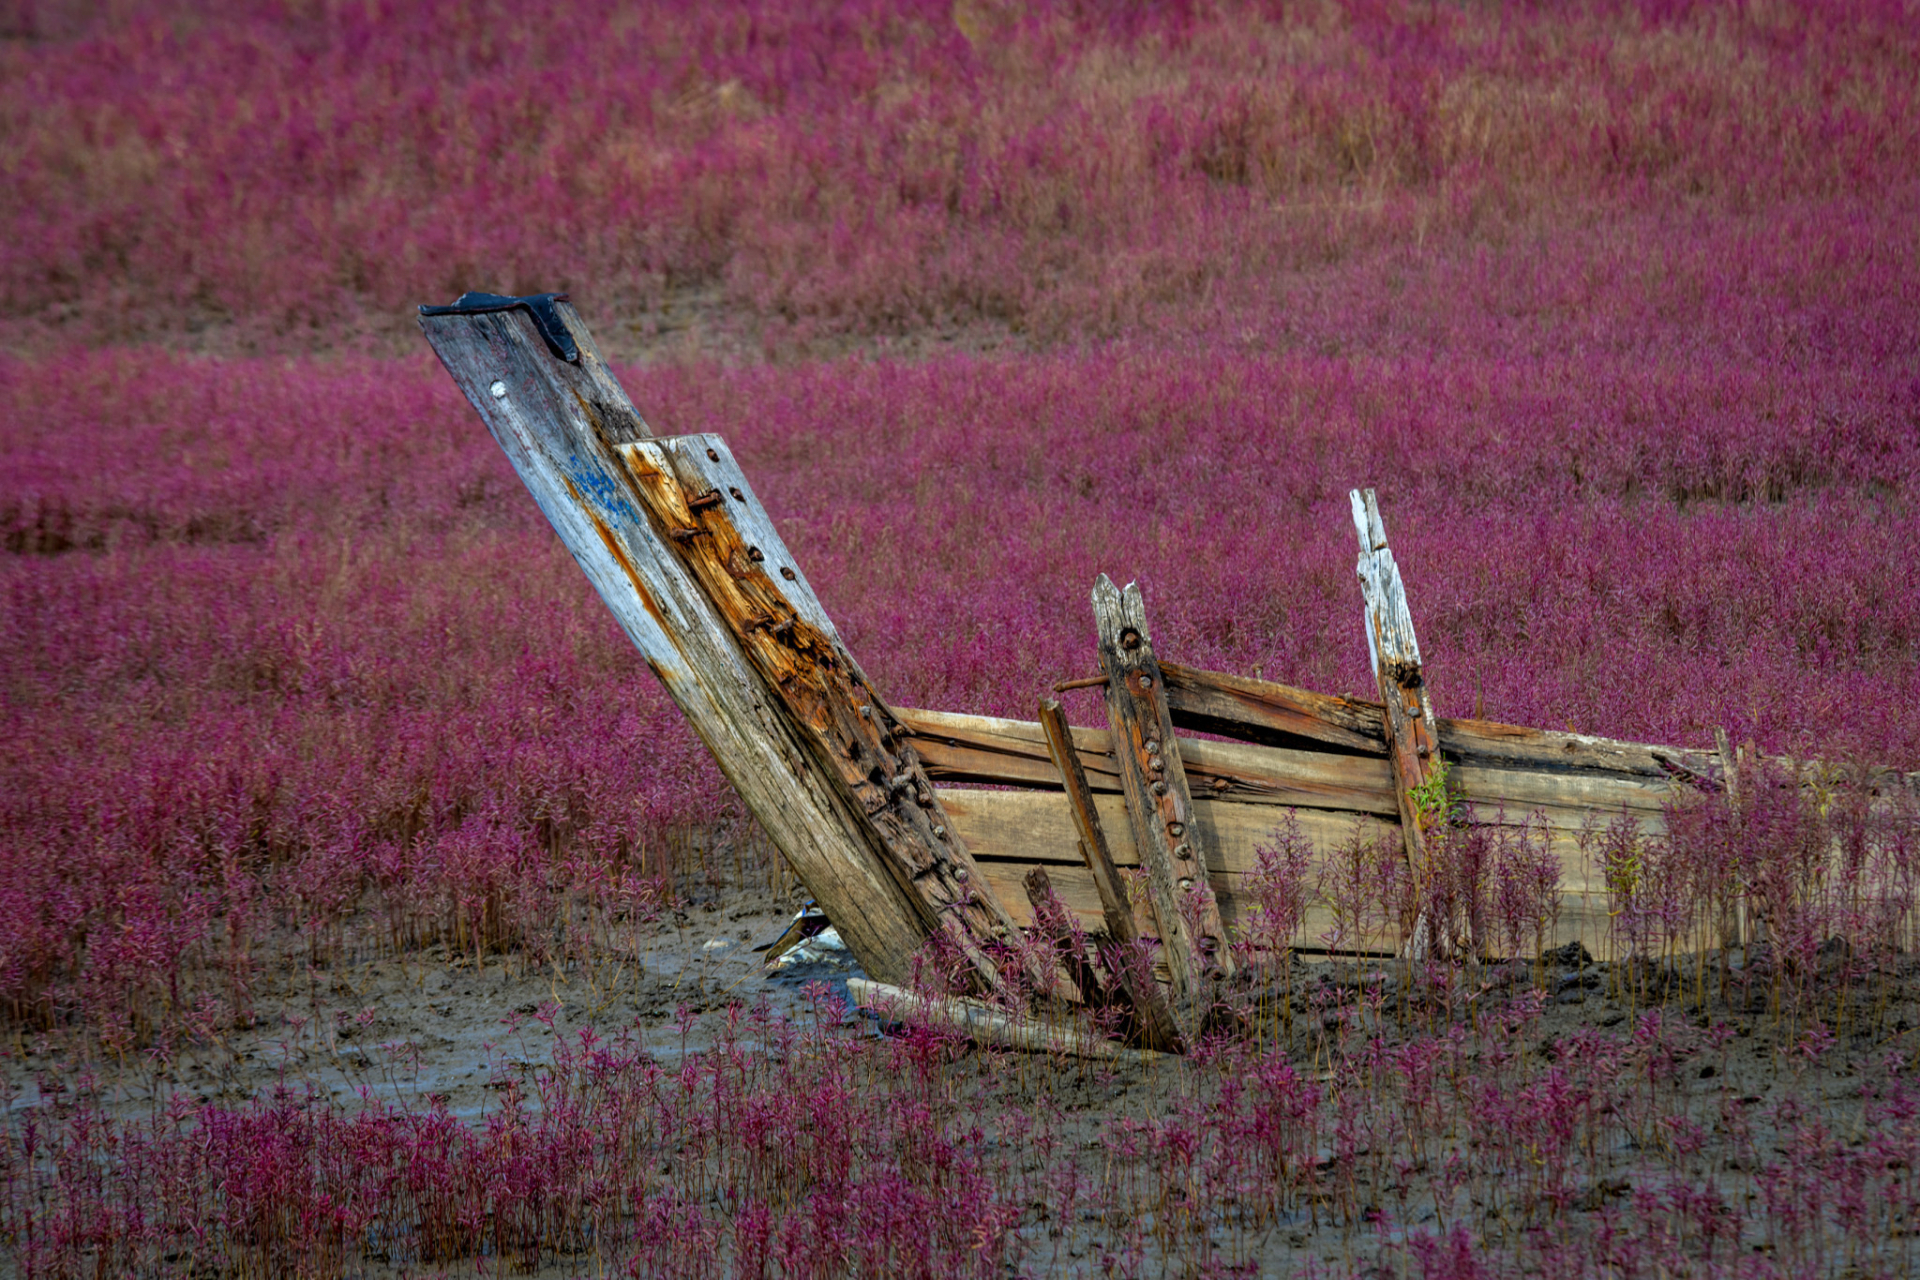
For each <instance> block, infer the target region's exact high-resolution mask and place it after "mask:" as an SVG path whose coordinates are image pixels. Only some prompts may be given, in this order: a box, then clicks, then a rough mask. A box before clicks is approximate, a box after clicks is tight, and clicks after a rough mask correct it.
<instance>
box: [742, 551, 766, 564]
mask: <svg viewBox="0 0 1920 1280" xmlns="http://www.w3.org/2000/svg"><path fill="white" fill-rule="evenodd" d="M766 558H767V557H766V556H765V555H763V554H762V553H761V551H760V548H758V547H748V548H747V559H749V560H751V561H753V562H754V563H755V564H759V563H760V562H761V561H762V560H765V559H766Z"/></svg>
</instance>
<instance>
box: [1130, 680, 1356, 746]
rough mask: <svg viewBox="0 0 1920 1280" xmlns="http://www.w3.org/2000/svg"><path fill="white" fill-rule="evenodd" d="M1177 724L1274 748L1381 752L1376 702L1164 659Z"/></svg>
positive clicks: (1168, 699)
mask: <svg viewBox="0 0 1920 1280" xmlns="http://www.w3.org/2000/svg"><path fill="white" fill-rule="evenodd" d="M1160 670H1161V673H1162V674H1163V675H1165V676H1166V680H1167V706H1168V708H1169V709H1170V710H1171V712H1172V714H1173V723H1174V725H1175V727H1177V728H1183V729H1194V730H1197V731H1198V732H1201V733H1217V734H1221V735H1223V736H1225V737H1231V738H1242V739H1245V740H1246V741H1249V742H1259V743H1264V744H1266V745H1268V746H1277V747H1306V748H1308V749H1310V750H1319V751H1327V750H1334V751H1350V752H1358V753H1360V754H1363V755H1385V754H1386V751H1387V742H1386V736H1385V733H1384V731H1383V730H1382V729H1381V727H1380V706H1379V704H1378V703H1372V702H1361V701H1358V700H1356V699H1352V698H1336V697H1333V696H1331V695H1330V694H1324V693H1312V692H1310V691H1308V690H1306V689H1295V688H1293V687H1291V686H1289V685H1283V684H1274V683H1273V682H1271V681H1268V680H1253V679H1249V678H1247V677H1245V676H1233V675H1227V674H1225V673H1223V672H1219V671H1200V670H1197V669H1196V668H1193V667H1183V666H1181V665H1179V664H1178V663H1174V662H1163V663H1161V664H1160Z"/></svg>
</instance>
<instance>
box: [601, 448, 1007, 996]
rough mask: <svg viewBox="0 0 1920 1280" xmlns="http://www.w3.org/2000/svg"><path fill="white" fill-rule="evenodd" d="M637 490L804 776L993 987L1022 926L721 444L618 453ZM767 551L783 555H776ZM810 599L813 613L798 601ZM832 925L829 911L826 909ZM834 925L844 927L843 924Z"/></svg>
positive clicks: (929, 923)
mask: <svg viewBox="0 0 1920 1280" xmlns="http://www.w3.org/2000/svg"><path fill="white" fill-rule="evenodd" d="M615 453H616V454H617V456H618V457H619V459H620V460H621V462H622V463H623V464H624V466H625V469H626V473H627V476H628V478H629V480H630V481H631V482H632V487H633V492H634V494H635V496H636V497H637V498H638V500H639V503H640V506H641V508H642V510H643V511H644V512H645V514H646V516H647V518H648V520H649V521H650V522H651V523H652V526H653V529H654V532H655V533H656V534H658V535H659V538H660V541H661V543H662V544H663V545H665V546H667V547H669V548H671V553H672V554H673V555H674V556H676V557H677V558H678V559H679V561H680V562H681V564H683V565H684V566H685V567H686V569H687V572H688V573H689V574H690V575H691V576H692V578H693V579H694V581H696V582H697V583H698V584H699V586H700V588H701V589H702V591H703V592H704V593H705V595H706V597H707V599H708V600H709V601H711V602H712V604H713V606H714V609H715V611H716V613H717V615H718V618H719V621H720V623H721V625H723V626H724V627H725V628H726V630H727V632H728V634H729V635H731V636H732V638H733V640H734V642H735V643H736V644H737V645H738V646H739V649H740V652H741V653H742V654H744V655H745V656H746V659H747V661H748V663H749V664H750V665H751V666H752V667H753V669H754V670H755V671H756V672H757V673H758V674H759V676H760V677H761V678H762V680H763V681H764V683H765V686H766V688H767V689H768V690H769V692H770V694H771V696H772V698H774V699H775V700H777V702H778V704H779V706H780V707H781V708H782V709H783V710H784V712H785V714H786V716H787V717H788V718H789V720H790V722H791V724H792V725H793V726H794V727H795V728H796V729H797V730H798V732H799V736H800V738H801V740H802V741H803V742H804V744H805V746H806V748H807V752H806V756H805V758H804V760H801V761H796V762H795V765H796V768H795V772H796V773H800V772H804V773H808V774H810V775H811V776H814V777H818V778H824V779H826V780H827V781H828V783H829V784H830V785H831V786H833V787H834V788H835V789H836V790H837V792H838V793H839V795H840V797H841V798H842V799H843V800H844V801H845V802H847V803H848V804H850V805H851V806H852V807H853V808H854V809H855V810H857V811H858V812H859V814H860V815H861V819H862V820H860V821H856V822H854V823H851V824H850V829H851V832H852V833H853V834H854V835H856V836H857V837H859V838H860V839H861V840H863V842H864V843H865V844H866V845H867V846H868V847H869V850H870V856H872V857H874V858H877V859H878V860H879V861H880V862H881V863H882V864H883V865H885V866H886V867H887V868H888V869H889V870H890V871H891V872H892V873H893V874H894V876H895V877H896V878H897V879H898V881H899V883H900V885H901V887H902V888H903V889H904V890H905V891H906V892H907V894H908V895H909V896H910V898H911V899H912V901H913V902H914V903H915V904H916V906H917V907H918V908H919V909H920V911H921V913H922V917H923V920H924V923H925V925H926V927H927V928H928V929H929V930H931V931H935V932H939V933H941V934H943V935H944V936H945V937H946V939H947V940H948V941H949V942H950V943H952V945H953V946H954V947H955V948H956V949H957V950H958V951H959V952H960V953H961V954H962V955H964V956H966V957H967V960H968V961H969V963H970V965H971V966H972V968H973V969H974V970H975V971H977V973H979V974H980V975H982V976H984V977H985V979H986V980H987V985H989V986H991V985H993V984H994V983H995V982H996V981H997V965H996V961H995V960H994V959H993V958H992V957H991V956H990V955H989V954H988V951H987V948H989V947H990V946H992V945H994V944H995V943H997V942H999V941H1001V940H1004V939H1006V938H1007V936H1008V935H1009V934H1010V932H1011V931H1012V930H1013V929H1014V928H1015V925H1014V923H1013V920H1012V917H1010V916H1009V915H1008V914H1007V913H1006V911H1005V909H1004V908H1003V907H1002V906H1001V905H1000V903H999V901H998V900H997V898H996V897H995V896H994V894H993V892H992V891H991V890H990V889H988V888H987V887H986V886H985V885H978V884H974V883H970V882H971V881H972V880H973V878H974V866H973V860H972V858H971V857H969V856H968V854H967V850H966V845H965V843H964V842H963V841H962V840H961V839H960V837H959V835H958V834H957V833H956V832H954V831H953V830H952V829H951V827H950V825H949V823H948V820H947V816H946V814H945V813H944V812H943V811H942V809H941V807H940V799H939V797H938V796H937V795H936V794H935V793H934V789H933V782H932V780H931V779H929V778H928V777H927V775H926V771H925V770H924V769H923V768H922V767H921V765H920V761H919V758H918V756H917V755H916V754H915V752H914V749H913V744H912V740H911V731H909V730H907V729H906V728H905V727H904V726H903V725H902V724H901V723H900V721H899V719H898V717H896V716H895V715H894V713H893V711H892V710H891V709H890V708H889V707H888V706H887V704H886V702H885V701H884V700H883V699H882V698H881V697H880V696H879V695H878V694H877V693H876V692H875V691H874V689H873V688H872V687H871V685H870V684H869V683H868V681H867V679H866V676H865V674H864V673H863V672H862V671H861V670H860V667H859V665H858V664H857V663H856V662H855V661H854V660H853V658H852V656H851V655H850V654H848V653H847V651H846V649H845V648H844V647H843V646H842V645H841V643H840V641H839V638H838V637H837V636H835V635H834V634H833V633H832V632H831V631H830V630H828V629H827V628H825V627H823V626H822V625H821V621H822V620H823V619H824V617H825V614H824V611H822V610H820V609H819V606H818V604H817V602H815V601H813V600H812V593H811V591H807V590H805V588H803V587H802V586H801V580H800V578H799V576H798V571H797V570H796V569H795V568H794V567H793V565H792V563H791V557H789V556H788V555H787V554H786V552H785V549H784V548H782V547H779V546H778V545H777V544H776V543H775V542H774V541H773V540H774V538H775V536H776V535H775V533H774V530H773V524H772V521H771V520H770V519H769V518H768V517H767V516H766V513H765V511H764V509H763V508H761V506H760V504H759V502H758V501H757V500H756V499H754V498H753V496H752V490H751V489H750V488H749V487H748V485H747V480H746V477H745V475H744V474H742V473H741V471H740V468H739V467H738V465H737V464H735V462H734V460H733V458H732V455H731V454H730V453H729V452H728V451H727V448H726V444H725V442H724V441H722V440H721V439H720V437H718V436H712V435H698V436H680V437H676V438H673V439H668V440H643V441H637V442H635V443H632V444H627V445H622V446H619V447H618V448H617V449H616V450H615ZM769 547H772V548H773V549H774V550H775V551H776V552H777V554H776V555H775V557H774V558H773V559H771V560H770V559H769V558H768V554H767V553H768V549H769ZM790 592H793V593H796V594H804V595H805V596H806V597H807V598H808V600H809V604H810V607H808V606H802V605H797V604H796V603H795V602H794V601H793V600H792V599H790V598H789V593H790ZM827 914H828V916H829V917H832V916H833V914H834V913H833V910H832V908H831V907H829V908H828V909H827ZM838 923H839V921H838V919H835V924H836V925H837V924H838Z"/></svg>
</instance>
